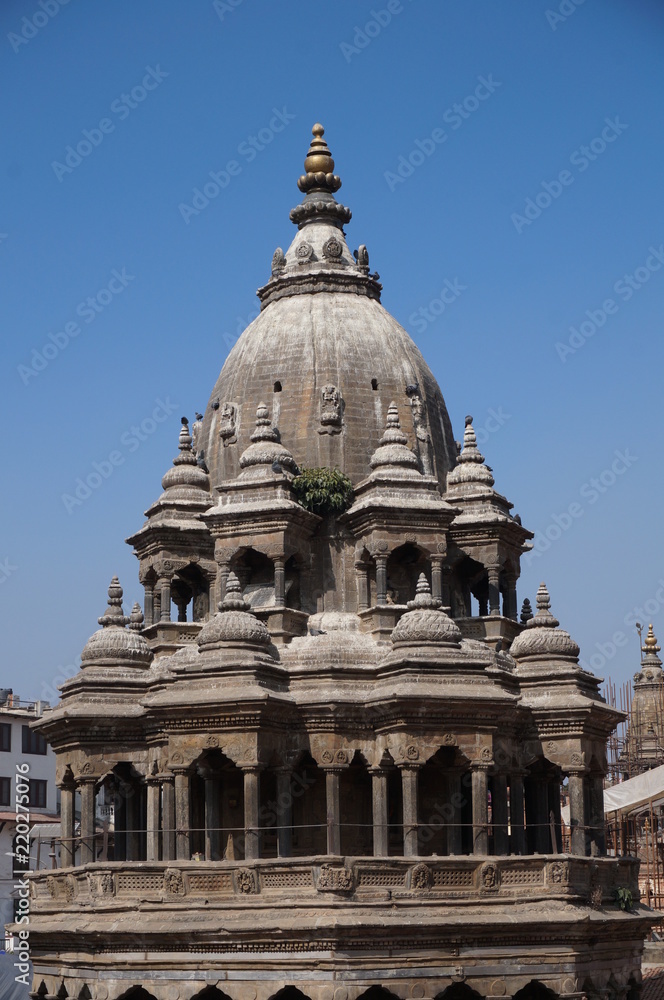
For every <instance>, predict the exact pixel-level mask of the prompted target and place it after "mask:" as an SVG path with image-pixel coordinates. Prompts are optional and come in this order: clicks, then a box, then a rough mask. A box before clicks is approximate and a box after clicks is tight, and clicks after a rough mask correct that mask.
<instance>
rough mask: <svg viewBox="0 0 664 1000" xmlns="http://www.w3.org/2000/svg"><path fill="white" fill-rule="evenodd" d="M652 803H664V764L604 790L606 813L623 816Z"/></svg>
mask: <svg viewBox="0 0 664 1000" xmlns="http://www.w3.org/2000/svg"><path fill="white" fill-rule="evenodd" d="M650 802H652V803H653V804H654V803H656V802H664V764H662V765H661V766H660V767H653V768H652V770H650V771H644V772H643V774H637V776H636V777H635V778H628V780H627V781H622V782H620V784H618V785H611V787H610V788H605V789H604V812H605V813H613V812H619V813H622V814H623V815H626V814H627V813H630V812H634V810H636V809H639V808H640V807H641V806H647V805H648V804H649V803H650Z"/></svg>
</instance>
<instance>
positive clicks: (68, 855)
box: [60, 785, 76, 868]
mask: <svg viewBox="0 0 664 1000" xmlns="http://www.w3.org/2000/svg"><path fill="white" fill-rule="evenodd" d="M75 792H76V789H75V786H74V785H61V786H60V835H61V838H62V839H61V844H60V866H61V867H62V868H68V867H69V865H73V864H74V854H75V851H74V794H75Z"/></svg>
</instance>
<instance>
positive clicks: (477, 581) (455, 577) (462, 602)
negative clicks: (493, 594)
mask: <svg viewBox="0 0 664 1000" xmlns="http://www.w3.org/2000/svg"><path fill="white" fill-rule="evenodd" d="M450 603H451V605H452V614H453V616H454V617H455V618H470V617H471V616H472V615H481V616H485V615H488V613H489V576H488V573H487V571H486V568H485V567H484V566H483V565H482V563H480V562H478V561H477V560H476V559H472V558H471V557H470V556H467V555H464V557H463V558H462V559H461V560H460V561H459V562H458V563H457V564H456V565H455V566H454V569H453V572H452V577H451V581H450Z"/></svg>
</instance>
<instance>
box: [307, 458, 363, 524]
mask: <svg viewBox="0 0 664 1000" xmlns="http://www.w3.org/2000/svg"><path fill="white" fill-rule="evenodd" d="M293 492H294V493H295V498H296V500H297V502H298V503H299V504H301V505H302V506H303V507H304V508H305V509H306V510H310V511H311V512H312V514H320V516H321V517H329V516H331V515H333V514H343V512H344V511H345V510H348V508H349V507H350V505H351V504H352V502H353V499H354V496H355V494H354V491H353V484H352V483H351V481H350V479H349V478H348V476H346V475H344V473H343V472H340V471H339V469H325V468H322V469H301V470H300V474H299V475H298V476H296V477H295V479H294V480H293Z"/></svg>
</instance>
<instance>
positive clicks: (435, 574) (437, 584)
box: [431, 556, 443, 603]
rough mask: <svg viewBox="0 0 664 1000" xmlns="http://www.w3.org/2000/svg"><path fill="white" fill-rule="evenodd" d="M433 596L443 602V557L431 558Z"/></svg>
mask: <svg viewBox="0 0 664 1000" xmlns="http://www.w3.org/2000/svg"><path fill="white" fill-rule="evenodd" d="M431 596H432V597H433V598H434V599H435V600H436V601H440V602H441V603H442V601H443V557H442V556H431Z"/></svg>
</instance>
